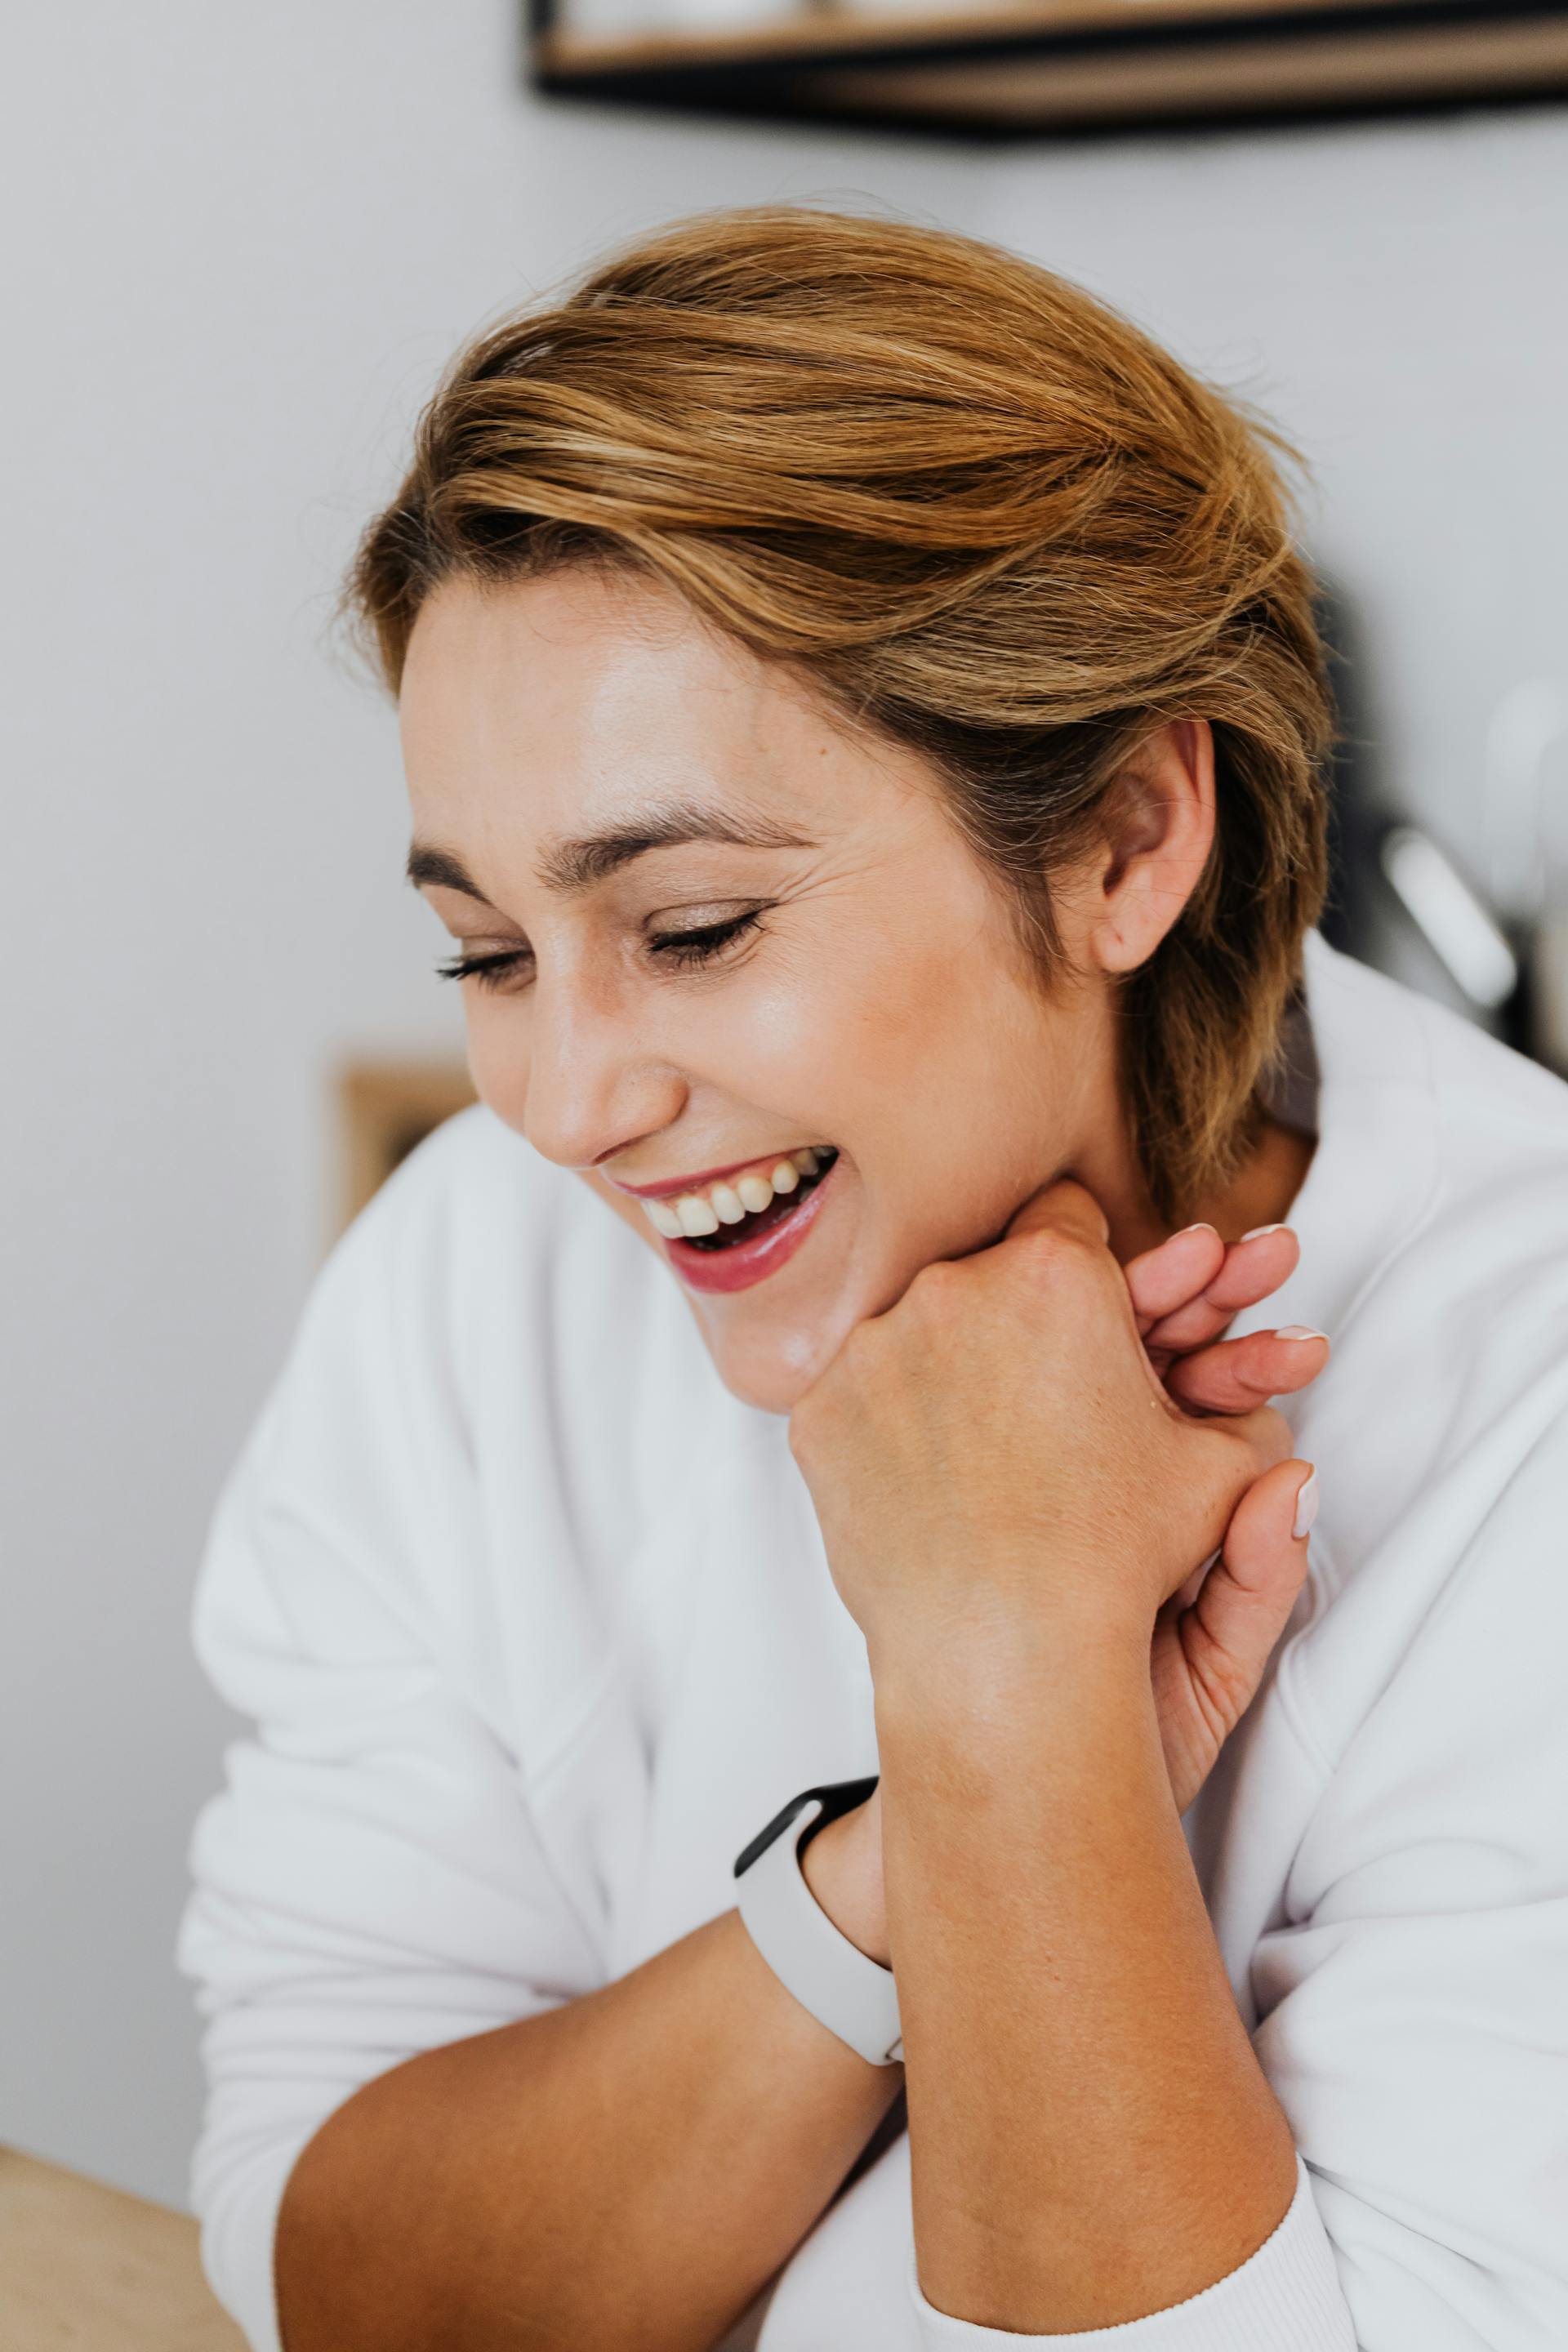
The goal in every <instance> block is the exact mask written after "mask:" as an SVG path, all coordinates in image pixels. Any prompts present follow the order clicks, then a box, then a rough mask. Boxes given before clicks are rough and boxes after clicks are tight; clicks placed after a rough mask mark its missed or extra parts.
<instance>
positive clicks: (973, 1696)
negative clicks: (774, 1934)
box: [808, 1605, 1153, 1851]
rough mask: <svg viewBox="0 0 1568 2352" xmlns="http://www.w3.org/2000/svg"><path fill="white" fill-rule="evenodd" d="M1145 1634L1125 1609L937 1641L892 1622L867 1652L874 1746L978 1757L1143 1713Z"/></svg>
mask: <svg viewBox="0 0 1568 2352" xmlns="http://www.w3.org/2000/svg"><path fill="white" fill-rule="evenodd" d="M1152 1630H1153V1627H1152V1621H1151V1622H1148V1623H1145V1622H1143V1619H1142V1615H1141V1614H1138V1613H1135V1612H1132V1611H1131V1610H1120V1611H1118V1610H1112V1609H1093V1608H1090V1609H1085V1608H1082V1607H1079V1606H1076V1605H1075V1606H1072V1607H1063V1608H1060V1609H1055V1610H1049V1609H1042V1610H1038V1611H1035V1612H1030V1614H1029V1615H1028V1616H1026V1617H1025V1616H1013V1615H1009V1616H1007V1617H1005V1618H1003V1619H1000V1620H997V1621H995V1622H984V1623H977V1624H974V1625H972V1626H968V1627H964V1628H962V1629H959V1630H957V1631H955V1630H954V1629H953V1628H952V1626H951V1625H950V1626H949V1627H947V1628H946V1629H944V1631H943V1632H942V1636H941V1638H940V1639H926V1638H924V1637H923V1636H922V1635H921V1632H920V1630H919V1629H918V1628H917V1627H914V1626H911V1625H908V1624H906V1625H903V1626H900V1627H899V1628H898V1629H897V1630H896V1632H895V1633H893V1634H892V1635H891V1636H889V1637H884V1639H883V1640H882V1641H880V1642H879V1643H878V1644H877V1645H876V1646H875V1647H874V1648H873V1649H872V1652H871V1678H872V1683H873V1686H874V1689H875V1693H876V1717H877V1727H878V1744H879V1747H880V1745H881V1743H882V1740H883V1738H884V1737H885V1738H888V1739H889V1741H892V1742H894V1743H900V1744H901V1743H902V1742H904V1741H906V1740H909V1739H913V1740H914V1741H916V1742H917V1743H920V1744H925V1743H927V1742H930V1743H931V1744H933V1745H938V1746H940V1745H942V1744H951V1743H952V1741H954V1740H956V1741H957V1742H958V1744H959V1745H960V1746H961V1747H962V1748H964V1749H965V1750H967V1751H969V1752H971V1753H973V1754H976V1755H978V1754H980V1753H983V1752H984V1751H986V1750H989V1749H992V1748H995V1749H997V1750H1005V1749H1007V1748H1010V1747H1011V1746H1012V1745H1014V1744H1015V1742H1016V1741H1018V1740H1022V1741H1024V1742H1025V1743H1026V1744H1029V1745H1033V1744H1035V1743H1036V1742H1037V1741H1039V1740H1041V1739H1044V1740H1045V1741H1047V1743H1049V1742H1050V1741H1051V1740H1052V1739H1053V1738H1070V1739H1072V1740H1075V1741H1076V1740H1080V1739H1082V1738H1084V1736H1085V1734H1086V1732H1087V1731H1088V1730H1089V1729H1090V1728H1091V1727H1094V1726H1096V1725H1102V1726H1105V1727H1110V1726H1112V1725H1114V1724H1115V1723H1116V1722H1118V1721H1122V1720H1126V1719H1128V1718H1129V1717H1139V1718H1142V1716H1143V1715H1144V1714H1145V1713H1146V1712H1147V1711H1148V1709H1149V1708H1150V1707H1151V1706H1152V1686H1151V1679H1150V1672H1149V1644H1150V1640H1151V1637H1152ZM808 1851H809V1849H808Z"/></svg>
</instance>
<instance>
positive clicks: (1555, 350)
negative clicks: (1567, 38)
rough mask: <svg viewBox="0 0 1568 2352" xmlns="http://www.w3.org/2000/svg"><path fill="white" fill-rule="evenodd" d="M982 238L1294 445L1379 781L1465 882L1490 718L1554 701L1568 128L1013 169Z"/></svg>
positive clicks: (1561, 586)
mask: <svg viewBox="0 0 1568 2352" xmlns="http://www.w3.org/2000/svg"><path fill="white" fill-rule="evenodd" d="M990 219H991V233H992V234H993V235H994V236H997V237H999V238H1000V239H1002V240H1003V241H1004V242H1005V243H1007V244H1010V245H1014V246H1016V247H1019V248H1020V249H1022V250H1024V251H1026V252H1028V253H1030V254H1032V255H1034V256H1035V257H1037V259H1039V260H1042V261H1045V262H1046V263H1047V264H1048V265H1049V266H1050V267H1052V268H1059V269H1061V270H1062V271H1063V272H1065V273H1066V274H1067V275H1068V276H1069V277H1075V278H1080V279H1081V280H1082V281H1083V282H1084V283H1085V284H1087V285H1089V286H1091V287H1092V288H1093V289H1095V290H1096V291H1097V292H1099V293H1101V294H1103V295H1105V296H1106V297H1107V298H1108V299H1110V300H1112V301H1114V302H1116V303H1117V304H1119V305H1120V306H1121V308H1122V309H1124V310H1130V311H1131V313H1132V314H1133V315H1134V316H1135V317H1137V318H1138V319H1140V320H1142V322H1143V323H1144V324H1145V325H1146V326H1148V327H1150V328H1151V329H1152V330H1153V331H1154V332H1155V333H1157V334H1158V335H1160V336H1161V337H1162V338H1163V340H1164V341H1167V342H1169V343H1170V345H1171V346H1172V348H1173V349H1174V350H1175V351H1177V352H1179V353H1180V354H1181V356H1182V357H1183V358H1184V359H1185V360H1187V361H1188V362H1190V363H1191V364H1193V365H1194V366H1196V367H1199V368H1201V369H1202V370H1204V371H1205V373H1208V374H1211V375H1213V376H1215V377H1217V378H1218V379H1220V380H1221V381H1223V382H1224V383H1228V384H1230V385H1232V386H1234V387H1237V388H1238V389H1241V390H1243V391H1246V392H1247V393H1248V394H1250V396H1251V397H1252V398H1254V399H1255V400H1257V401H1258V402H1260V403H1261V404H1264V405H1265V406H1267V407H1268V408H1269V409H1270V410H1271V411H1272V412H1273V414H1274V415H1275V416H1276V417H1277V418H1278V419H1279V422H1280V423H1281V424H1282V425H1283V426H1284V427H1285V429H1286V431H1287V432H1288V433H1289V435H1290V436H1291V437H1292V438H1293V439H1294V440H1295V441H1296V442H1297V445H1298V446H1300V448H1301V449H1302V450H1303V452H1304V453H1305V454H1306V456H1307V457H1308V458H1309V459H1310V463H1311V466H1312V468H1313V472H1314V475H1315V478H1316V484H1317V495H1316V498H1315V499H1314V500H1313V502H1312V504H1311V506H1310V509H1309V522H1310V538H1311V541H1312V544H1313V548H1314V552H1315V553H1316V554H1317V556H1318V557H1319V559H1320V561H1321V562H1323V563H1324V564H1325V565H1326V566H1327V567H1328V568H1329V569H1330V571H1331V572H1332V573H1333V574H1334V575H1336V577H1337V578H1338V579H1339V580H1340V581H1341V582H1342V583H1343V584H1344V586H1345V587H1346V589H1347V590H1348V591H1349V592H1350V593H1351V595H1352V599H1353V601H1354V603H1355V604H1356V606H1357V608H1358V609H1359V611H1360V613H1361V614H1362V617H1363V622H1364V634H1365V639H1366V652H1367V656H1368V659H1369V665H1370V668H1371V673H1372V680H1371V682H1372V686H1373V695H1374V700H1375V705H1376V715H1377V717H1378V719H1379V721H1380V727H1379V732H1380V736H1381V738H1382V744H1383V749H1384V756H1385V761H1386V764H1387V766H1388V768H1389V770H1390V771H1391V773H1390V776H1389V779H1388V781H1389V782H1390V785H1391V786H1392V787H1393V788H1394V789H1395V790H1397V791H1398V792H1400V793H1403V794H1404V795H1405V796H1406V797H1408V798H1409V800H1410V801H1411V802H1412V803H1413V805H1415V806H1416V807H1418V808H1419V809H1421V810H1422V811H1423V812H1424V813H1425V814H1426V815H1427V817H1428V818H1429V819H1430V820H1431V822H1432V823H1433V824H1434V825H1435V826H1436V828H1437V829H1438V830H1440V831H1441V832H1443V833H1444V835H1446V836H1447V838H1448V839H1449V840H1450V842H1451V845H1452V846H1453V847H1454V848H1455V849H1456V850H1458V852H1459V853H1460V854H1461V855H1462V856H1468V857H1469V858H1470V859H1471V860H1472V861H1473V862H1476V863H1477V864H1478V866H1479V860H1480V856H1481V851H1480V844H1479V826H1480V810H1479V783H1480V772H1481V763H1482V755H1483V751H1484V747H1485V741H1486V734H1487V727H1488V722H1489V719H1490V717H1491V714H1492V711H1493V709H1495V707H1496V705H1497V703H1498V701H1499V699H1500V697H1501V696H1502V695H1503V694H1504V693H1505V692H1506V691H1507V690H1508V689H1509V688H1510V687H1512V686H1513V685H1515V684H1516V683H1518V682H1519V681H1520V680H1521V679H1524V678H1529V677H1541V676H1544V677H1549V678H1552V679H1554V680H1555V681H1556V682H1557V683H1558V684H1559V686H1560V687H1561V688H1563V689H1565V690H1568V299H1564V289H1565V287H1568V110H1565V109H1563V108H1560V107H1559V108H1548V109H1542V110H1539V111H1534V112H1529V113H1521V114H1509V113H1494V114H1475V115H1469V116H1465V115H1459V116H1454V117H1449V118H1447V119H1446V120H1444V119H1436V120H1431V121H1406V122H1404V123H1396V124H1392V125H1381V126H1377V127H1355V128H1346V129H1326V130H1311V131H1291V132H1289V133H1288V134H1286V135H1278V134H1276V135H1275V136H1273V137H1258V136H1255V135H1248V136H1246V137H1242V136H1236V135H1231V136H1225V137H1220V138H1210V139H1202V140H1194V139H1188V140H1184V141H1174V140H1167V141H1151V142H1116V143H1114V144H1110V145H1104V146H1099V147H1095V148H1085V147H1079V148H1076V149H1067V150H1058V152H1056V153H1054V154H1042V153H1040V152H1038V151H1033V152H1026V153H1025V152H1016V153H1015V154H1014V155H1013V156H1011V157H1010V158H1009V159H1007V160H1005V161H1004V162H1002V163H1000V164H999V165H998V167H997V169H996V171H995V173H994V177H993V180H992V184H991V214H990Z"/></svg>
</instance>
